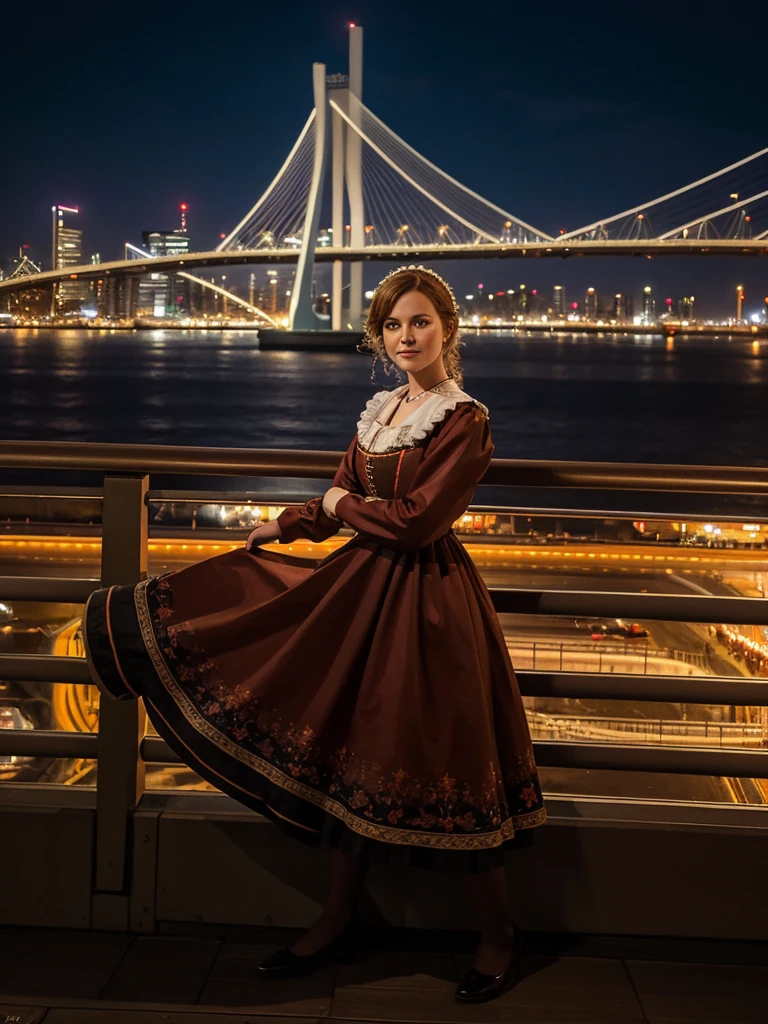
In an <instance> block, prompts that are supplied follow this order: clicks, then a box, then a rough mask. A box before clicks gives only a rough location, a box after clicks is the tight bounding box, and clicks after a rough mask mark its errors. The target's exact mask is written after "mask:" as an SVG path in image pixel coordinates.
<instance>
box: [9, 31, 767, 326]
mask: <svg viewBox="0 0 768 1024" xmlns="http://www.w3.org/2000/svg"><path fill="white" fill-rule="evenodd" d="M313 91H314V107H313V109H312V111H311V113H310V115H309V117H308V118H307V120H306V122H305V124H304V126H303V128H302V130H301V132H300V133H299V136H298V138H297V139H296V142H295V144H294V146H293V147H292V149H291V151H290V152H289V154H288V155H287V157H286V159H285V160H284V162H283V164H282V166H281V167H280V168H279V170H278V172H277V174H276V175H275V177H274V179H273V180H272V181H271V182H270V184H269V186H268V187H267V188H266V190H265V191H264V193H263V194H262V195H261V197H260V198H259V199H258V201H257V202H256V203H255V204H254V205H253V207H252V208H251V209H250V210H249V211H248V212H247V213H246V214H245V215H244V216H243V217H242V219H241V220H240V222H239V223H238V224H237V225H236V226H235V227H234V228H233V229H232V231H231V232H230V233H229V234H228V235H227V237H226V238H224V239H222V241H221V243H220V244H219V245H218V246H217V248H216V249H215V250H213V251H209V252H196V253H188V254H182V255H174V256H172V257H157V258H152V257H151V256H150V255H149V254H148V253H146V252H144V251H143V250H140V249H138V248H137V247H135V246H131V247H129V248H130V249H131V250H132V251H131V253H130V257H131V258H130V259H125V260H115V261H112V262H109V263H102V264H100V265H97V266H94V265H92V264H88V265H86V266H82V267H68V268H66V269H65V270H54V271H47V272H43V273H33V274H29V273H27V276H22V275H17V276H15V277H14V278H12V279H9V280H8V281H3V282H0V297H1V296H2V295H3V293H6V294H7V293H9V292H11V291H21V290H25V289H26V290H28V289H29V288H30V286H31V285H32V284H33V283H34V285H35V286H36V287H37V286H43V285H45V284H51V285H52V286H54V287H55V285H56V283H57V282H59V281H61V280H64V279H71V278H73V277H77V278H82V279H94V278H101V277H103V276H112V275H115V276H128V275H132V276H136V275H141V274H146V273H150V272H158V271H163V270H165V271H167V272H171V271H172V272H174V273H177V274H182V275H183V276H185V277H190V279H191V280H194V281H197V282H199V283H200V284H201V285H204V286H205V287H210V284H209V283H208V282H206V281H205V280H203V279H201V278H198V277H196V276H194V274H193V273H192V272H193V271H194V270H195V269H197V268H202V267H211V266H233V265H239V264H254V263H296V264H297V269H296V277H295V281H294V286H293V288H292V294H291V303H292V304H291V310H290V322H291V327H293V328H296V329H301V330H308V329H316V328H317V327H318V326H319V322H318V320H317V318H316V317H315V314H314V312H313V308H312V295H311V291H312V274H313V268H314V264H315V263H316V262H330V263H331V264H332V267H333V270H332V296H331V309H332V326H333V328H334V329H337V330H338V329H340V328H341V326H342V323H345V322H346V323H351V324H355V325H357V324H359V323H360V318H361V316H362V308H363V286H362V265H363V262H366V261H370V260H385V261H393V260H394V261H398V262H402V263H407V262H412V261H414V260H418V261H430V262H431V261H434V260H438V259H440V260H442V259H489V258H500V257H501V258H515V257H534V258H536V257H538V258H541V257H557V258H566V257H569V256H577V255H579V256H583V255H599V256H627V255H675V254H677V255H717V254H728V255H744V254H753V255H757V254H759V255H762V254H765V253H768V148H766V149H762V150H759V151H758V152H756V153H753V154H752V155H751V156H748V157H745V158H744V159H741V160H738V161H736V162H735V163H732V164H730V165H728V166H726V167H724V168H722V169H721V170H719V171H715V172H713V173H711V174H708V175H706V176H705V177H702V178H699V179H698V180H696V181H694V182H691V183H690V184H688V185H685V186H683V187H681V188H678V189H675V190H673V191H671V192H668V193H666V194H664V195H662V196H659V197H657V198H656V199H652V200H650V201H647V202H643V203H641V204H639V205H637V206H634V207H632V208H630V209H627V210H624V211H622V212H620V213H618V214H612V215H610V216H606V217H604V218H602V219H600V220H597V221H594V222H593V223H591V224H587V225H585V226H584V227H581V228H578V229H576V230H572V231H568V232H564V233H561V234H560V235H558V236H557V237H553V236H551V235H549V234H548V233H547V232H545V231H543V230H541V229H540V228H536V227H534V226H532V225H531V224H529V223H528V222H526V221H525V220H523V219H522V218H521V217H519V216H517V215H516V214H514V213H512V212H510V211H509V210H508V209H504V208H502V207H500V206H498V205H496V204H495V203H492V202H490V201H489V200H487V199H484V198H483V197H482V196H480V195H479V194H478V193H476V192H474V191H472V189H470V188H468V187H467V186H465V185H463V184H462V183H460V182H458V181H457V180H456V179H455V178H452V177H451V176H450V175H448V174H446V173H445V172H444V171H442V170H441V169H440V168H439V167H437V166H436V165H435V164H433V163H432V162H431V161H429V160H428V159H427V158H426V157H425V156H423V155H422V154H420V153H418V152H417V151H416V150H415V149H414V148H413V147H411V146H410V145H409V144H408V143H407V142H405V141H404V140H403V139H401V138H400V137H399V136H398V135H397V134H396V133H395V132H393V131H392V130H391V129H390V128H389V127H388V126H387V125H386V124H385V123H384V122H383V121H381V120H380V119H379V118H378V117H377V116H376V115H375V114H374V113H373V112H372V111H371V110H369V109H368V107H366V106H365V104H364V103H363V102H362V29H361V28H359V27H351V28H350V67H349V75H348V76H347V75H330V76H328V75H326V69H325V66H324V65H323V64H315V65H314V67H313ZM512 205H516V204H512ZM321 225H329V226H327V227H322V228H321ZM345 264H346V265H349V282H348V286H347V287H346V288H345V285H344V273H345V271H344V267H345ZM36 269H37V268H35V270H36ZM27 270H29V268H27ZM227 294H228V295H229V297H230V298H233V299H234V300H235V301H237V302H239V303H240V304H241V305H244V306H247V307H248V304H247V303H245V302H244V301H243V300H240V299H238V297H237V296H236V295H233V294H232V293H227ZM345 295H346V302H344V303H343V302H342V299H343V297H344V296H345ZM343 306H344V307H346V308H344V309H343ZM248 308H252V309H254V310H255V309H256V307H248ZM257 312H259V313H260V314H261V315H265V314H263V313H262V311H260V310H258V311H257ZM267 319H269V318H268V317H267Z"/></svg>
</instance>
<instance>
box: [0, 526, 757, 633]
mask: <svg viewBox="0 0 768 1024" xmlns="http://www.w3.org/2000/svg"><path fill="white" fill-rule="evenodd" d="M243 536H245V532H243ZM0 579H1V580H2V582H0V589H2V594H1V595H0V596H2V597H3V598H4V599H6V600H9V601H14V600H15V601H64V602H66V601H69V602H72V603H74V604H84V603H85V601H87V600H88V597H89V595H90V594H92V593H93V591H94V590H98V589H99V587H100V586H101V584H100V582H99V581H98V580H96V579H83V580H78V579H59V578H57V577H55V576H45V577H43V576H4V577H1V578H0ZM489 590H490V593H491V598H492V600H493V605H494V607H495V609H496V611H497V612H509V613H511V614H515V615H568V616H570V615H573V616H578V617H590V616H594V617H595V618H625V619H656V620H659V621H664V622H723V623H735V624H738V625H754V626H764V625H768V606H766V604H765V603H764V602H763V601H761V600H760V599H759V598H756V597H719V596H715V595H713V596H704V595H698V594H694V595H688V594H630V593H625V592H622V591H616V590H605V591H592V590H532V589H528V588H524V587H519V588H517V587H490V588H489Z"/></svg>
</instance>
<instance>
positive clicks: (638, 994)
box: [0, 927, 768, 1024]
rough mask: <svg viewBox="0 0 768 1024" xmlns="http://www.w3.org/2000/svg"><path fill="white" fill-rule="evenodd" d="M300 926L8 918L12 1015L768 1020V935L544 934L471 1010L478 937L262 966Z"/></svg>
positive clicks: (75, 1018) (5, 956) (215, 1021)
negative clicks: (86, 925) (93, 926)
mask: <svg viewBox="0 0 768 1024" xmlns="http://www.w3.org/2000/svg"><path fill="white" fill-rule="evenodd" d="M295 934H298V933H294V932H289V931H287V930H284V929H275V928H272V929H261V930H249V931H247V932H244V931H242V930H240V931H238V930H236V929H218V930H216V929H214V928H201V929H198V930H197V931H196V933H195V934H186V935H160V936H152V937H135V936H126V935H118V934H113V933H104V932H101V933H99V932H75V931H57V930H48V929H34V928H11V927H6V928H0V1024H6V1022H13V1024H37V1022H39V1021H44V1022H45V1024H270V1022H271V1024H287V1021H286V1018H290V1019H291V1022H292V1024H315V1022H319V1021H328V1022H329V1024H333V1022H337V1021H338V1022H342V1021H343V1022H345V1024H350V1022H362V1021H367V1022H377V1021H413V1022H416V1021H424V1022H433V1021H434V1022H446V1024H464V1022H467V1024H470V1022H485V1024H501V1022H504V1021H510V1022H512V1021H514V1022H515V1024H683V1022H685V1024H768V944H765V943H741V942H716V941H708V940H667V939H633V938H621V937H595V936H591V937H581V936H553V935H541V934H536V935H530V936H528V938H527V945H526V956H525V957H524V958H523V960H522V961H521V963H520V966H519V969H518V971H517V973H516V975H515V978H514V979H513V981H512V984H511V986H510V988H509V990H508V991H507V992H506V993H505V994H504V995H503V996H502V997H501V998H499V999H497V1000H494V1001H493V1002H490V1003H486V1004H482V1005H480V1006H477V1007H466V1006H461V1005H460V1004H458V1003H456V1002H455V1001H454V998H453V990H454V988H455V985H456V982H457V980H458V978H459V977H460V975H461V974H462V973H463V971H464V970H465V969H466V967H468V966H469V963H470V960H471V957H470V950H471V949H472V943H473V941H474V940H473V937H472V936H468V935H463V934H457V933H450V934H446V933H436V932H416V933H414V932H397V931H387V932H376V931H371V932H369V933H368V935H367V947H368V948H367V949H366V950H365V953H364V955H363V956H362V957H361V958H360V960H359V962H357V963H354V964H344V965H341V966H339V967H334V968H332V969H328V970H326V971H324V972H322V973H320V974H317V975H315V976H313V977H310V978H303V979H298V980H294V981H285V982H280V981H265V980H263V979H259V978H256V977H254V965H255V963H256V962H257V961H258V960H259V959H260V958H262V957H263V956H265V955H267V954H268V953H269V952H271V951H273V950H274V949H276V948H278V947H279V946H281V945H283V944H285V943H286V942H287V941H291V940H292V938H293V936H294V935H295Z"/></svg>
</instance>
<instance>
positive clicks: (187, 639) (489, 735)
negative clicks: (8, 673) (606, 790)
mask: <svg viewBox="0 0 768 1024" xmlns="http://www.w3.org/2000/svg"><path fill="white" fill-rule="evenodd" d="M401 390H402V389H401ZM391 395H392V393H387V392H381V393H379V395H377V396H374V398H373V399H372V400H371V401H370V402H369V403H368V406H367V409H366V412H365V413H363V418H362V419H361V421H360V423H359V424H358V433H357V434H356V435H355V437H354V438H353V440H352V442H351V444H350V446H349V448H348V450H347V452H346V454H345V456H344V459H343V461H342V463H341V466H340V467H339V469H338V472H337V473H336V476H335V478H334V485H335V486H337V487H342V488H344V489H345V490H347V491H349V494H347V495H345V496H343V497H342V498H341V499H340V500H339V502H338V503H337V506H336V513H337V515H338V516H339V517H340V518H341V519H342V520H343V523H346V524H348V525H349V526H351V527H352V528H353V529H355V530H356V531H357V534H356V535H355V536H354V537H353V538H351V539H350V540H349V541H348V542H347V543H346V544H344V545H343V547H340V548H338V549H337V550H335V551H334V552H332V553H331V554H330V555H328V557H327V558H325V559H323V560H322V561H321V562H319V563H318V562H315V561H313V560H311V559H306V558H300V557H296V556H292V555H290V554H285V553H282V552H277V551H273V550H266V549H264V548H255V549H254V550H253V551H252V552H250V553H249V552H247V551H246V550H245V549H244V548H243V549H240V550H236V551H232V552H229V553H227V554H224V555H218V556H216V557H213V558H209V559H207V560H205V561H203V562H200V563H198V564H196V565H191V566H189V567H188V568H185V569H182V570H179V571H177V572H171V573H166V574H165V575H163V576H160V577H155V578H152V579H149V580H145V581H143V582H141V583H139V584H137V585H136V586H118V587H111V588H109V589H103V590H99V591H97V592H96V593H95V594H93V595H92V597H91V598H90V600H89V602H88V605H87V607H86V612H85V630H84V632H85V637H86V649H87V652H88V658H89V661H90V664H91V669H92V671H93V673H94V675H95V677H97V679H98V681H99V685H100V687H101V689H102V691H103V692H104V693H105V694H107V695H109V696H111V697H114V698H116V699H131V698H135V697H142V698H143V699H144V701H145V703H146V707H147V712H148V714H149V717H150V719H151V721H152V722H153V724H154V725H155V728H156V729H157V731H158V733H159V734H160V735H161V736H163V737H164V738H165V739H166V740H167V742H168V743H169V745H170V746H171V747H172V748H173V749H174V750H175V751H176V752H177V753H178V754H179V755H180V756H181V758H182V759H183V760H184V761H185V762H186V763H187V764H188V765H189V766H190V767H191V768H193V769H194V770H195V771H196V772H198V773H199V774H200V775H201V776H202V777H203V778H204V779H206V780H208V781H209V782H211V783H212V784H213V785H215V786H216V787H218V788H219V789H221V790H222V791H223V792H225V793H228V794H230V795H231V796H232V797H234V798H235V799H237V800H239V801H241V802H242V803H244V804H246V805H248V806H250V807H253V808H254V809H256V810H257V811H259V812H261V813H263V814H264V815H266V816H268V817H270V818H272V819H274V820H275V821H276V822H277V823H278V824H280V825H281V826H282V827H283V828H284V829H286V830H287V831H289V832H290V833H291V834H293V835H295V836H297V837H298V838H300V839H303V840H304V841H306V842H309V843H311V844H314V845H318V844H320V843H321V842H323V841H326V842H328V843H330V844H331V845H333V846H336V847H341V848H343V849H344V850H346V851H347V852H349V853H351V854H352V855H354V856H359V857H361V858H364V859H367V860H370V861H379V862H404V863H409V864H412V865H417V866H422V867H430V868H436V869H440V870H461V871H477V870H484V869H487V868H490V867H494V866H498V865H499V864H502V863H503V851H504V849H507V848H509V847H510V846H513V845H519V843H520V839H521V838H525V837H527V836H529V835H530V832H526V831H524V830H530V829H531V828H533V826H536V825H539V824H541V823H542V822H543V821H544V819H545V817H546V810H545V808H544V804H543V800H542V796H541V789H540V787H539V781H538V777H537V772H536V766H535V763H534V758H533V751H532V747H531V741H530V735H529V731H528V725H527V721H526V718H525V712H524V709H523V705H522V701H521V698H520V693H519V691H518V687H517V684H516V681H515V677H514V673H513V670H512V665H511V663H510V659H509V654H508V652H507V647H506V644H505V641H504V637H503V634H502V631H501V627H500V625H499V621H498V618H497V616H496V613H495V610H494V608H493V605H492V603H491V598H490V595H489V593H488V590H487V588H486V586H485V584H484V583H483V581H482V579H481V578H480V576H479V574H478V571H477V569H476V568H475V566H474V564H473V562H472V560H471V559H470V557H469V555H468V554H467V552H466V550H465V548H464V546H463V545H462V544H461V543H460V542H459V540H458V539H457V537H456V535H455V534H454V533H453V531H452V529H451V526H452V524H453V523H454V522H455V521H456V520H457V519H458V518H459V517H460V516H461V515H462V513H463V512H464V511H465V510H466V507H467V505H468V504H469V502H470V501H471V499H472V495H473V493H474V490H475V486H476V485H477V483H478V481H479V480H480V478H481V477H482V476H483V474H484V473H485V471H486V469H487V468H488V465H489V463H490V460H491V456H492V453H493V444H492V442H491V435H490V429H489V425H488V416H487V410H486V409H485V407H484V406H483V405H481V404H480V403H479V402H476V401H475V400H474V399H471V398H470V397H469V396H468V395H466V394H465V393H464V392H461V391H460V390H459V389H458V387H457V386H456V385H455V384H454V383H453V382H452V381H450V382H448V386H447V387H444V388H442V389H440V390H439V391H438V393H437V394H436V396H435V399H434V400H433V399H432V398H431V397H430V398H428V399H427V400H426V402H429V403H431V408H430V409H426V410H425V409H420V410H419V411H418V413H415V414H414V417H413V418H412V422H411V423H410V424H405V425H401V426H400V427H387V426H385V425H383V424H382V422H381V421H380V420H377V419H376V418H375V413H376V411H377V410H378V409H380V408H381V407H382V405H387V404H388V403H389V400H390V398H391ZM382 396H384V397H383V398H382ZM425 404H426V403H425ZM361 435H362V441H361ZM422 435H423V436H422ZM366 440H367V441H369V442H370V443H371V447H367V448H366V447H364V443H363V442H365V441H366ZM393 440H394V442H395V443H394V444H392V443H389V442H392V441H393ZM374 449H375V450H374ZM390 449H391V450H390ZM279 523H280V527H281V530H282V535H281V538H280V542H281V544H290V543H291V542H292V541H294V540H296V539H298V538H307V539H311V540H314V541H321V540H324V539H326V538H328V537H331V536H333V535H334V534H335V533H337V532H338V530H339V529H340V528H341V526H342V525H343V523H339V522H336V521H334V520H333V519H331V518H330V517H329V516H328V515H326V513H325V512H324V511H323V508H322V498H319V497H318V498H313V499H312V500H311V501H308V502H307V503H306V504H305V505H303V506H301V507H295V508H287V509H286V510H285V511H284V512H283V513H282V514H281V515H280V516H279Z"/></svg>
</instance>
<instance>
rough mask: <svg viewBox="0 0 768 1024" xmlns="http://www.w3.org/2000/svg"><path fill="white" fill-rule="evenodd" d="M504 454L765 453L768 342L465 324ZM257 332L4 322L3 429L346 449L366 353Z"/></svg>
mask: <svg viewBox="0 0 768 1024" xmlns="http://www.w3.org/2000/svg"><path fill="white" fill-rule="evenodd" d="M464 338H465V341H466V345H465V347H464V349H463V362H464V370H465V389H466V390H467V391H469V393H470V394H472V395H474V396H475V397H476V398H478V399H480V401H482V402H484V403H485V404H486V405H487V406H488V407H489V408H490V410H491V426H492V429H493V437H494V442H495V445H496V455H497V456H498V457H503V458H532V459H533V458H535V459H584V460H600V461H632V462H646V461H647V462H680V463H700V464H702V463H703V464H707V463H709V464H724V465H734V464H740V465H766V462H767V461H768V454H767V453H766V450H765V445H764V442H763V431H764V415H765V413H764V410H765V405H766V400H768V344H766V343H755V342H753V341H752V340H749V339H746V340H745V339H734V340H728V339H727V338H722V339H715V340H711V339H707V340H701V339H695V338H692V339H690V340H687V339H680V338H676V339H675V343H674V345H673V346H672V347H669V346H668V345H667V343H666V339H665V338H663V337H661V336H658V337H648V336H637V337H635V336H632V335H629V336H619V335H605V336H594V335H590V336H586V335H581V336H579V335H560V336H557V337H555V336H551V335H549V334H546V333H541V332H539V333H536V332H517V333H513V332H508V331H507V332H505V331H498V332H493V333H488V332H478V333H473V332H471V331H470V332H465V334H464ZM257 345H258V342H257V338H256V335H255V333H254V332H247V331H244V332H238V331H224V332H218V333H217V332H209V331H149V332H135V331H130V332H123V331H114V332H110V331H81V330H67V331H50V330H43V331H36V330H23V331H2V332H0V362H1V365H2V374H0V397H1V398H2V401H0V437H4V438H7V439H19V440H71V441H119V442H127V443H147V444H189V445H214V446H218V445H221V446H233V447H265V448H282V447H285V448H317V449H342V448H345V447H346V446H347V444H348V443H349V440H350V438H351V437H352V435H353V433H354V430H355V424H356V421H357V418H358V416H359V413H360V411H361V409H362V408H363V406H364V404H365V402H366V401H367V399H368V398H369V397H370V396H371V394H372V393H373V392H374V390H377V389H378V388H379V387H382V386H394V385H395V383H396V382H395V381H394V380H392V379H386V378H384V377H383V374H381V371H380V369H379V373H380V381H381V382H380V383H379V384H378V385H373V384H371V382H370V381H369V375H370V359H369V358H367V357H365V356H361V355H360V354H358V353H357V352H354V351H352V352H349V353H346V352H328V353H307V352H261V351H259V349H258V347H257Z"/></svg>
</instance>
